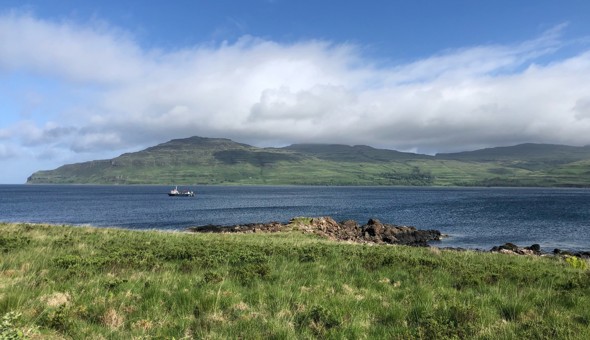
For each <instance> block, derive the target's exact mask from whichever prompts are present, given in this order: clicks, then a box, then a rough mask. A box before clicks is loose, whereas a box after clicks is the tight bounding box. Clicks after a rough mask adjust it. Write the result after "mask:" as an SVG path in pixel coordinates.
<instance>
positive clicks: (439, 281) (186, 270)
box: [0, 224, 590, 339]
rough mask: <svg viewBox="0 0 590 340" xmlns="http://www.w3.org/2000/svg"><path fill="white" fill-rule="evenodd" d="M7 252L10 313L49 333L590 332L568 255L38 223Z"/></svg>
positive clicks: (15, 233) (4, 292)
mask: <svg viewBox="0 0 590 340" xmlns="http://www.w3.org/2000/svg"><path fill="white" fill-rule="evenodd" d="M0 253H1V255H2V257H1V258H2V261H1V263H0V316H6V315H8V316H9V318H10V324H11V326H10V327H8V328H7V329H8V330H7V331H10V330H12V331H19V332H22V333H24V334H25V335H27V336H30V337H37V338H51V337H54V338H62V337H66V338H76V339H77V338H100V337H104V338H129V339H131V338H142V337H143V338H176V339H180V338H214V339H215V338H219V339H221V338H224V339H225V338H240V337H242V338H275V339H300V338H365V337H366V338H375V339H382V338H399V339H407V338H427V339H431V338H470V339H471V338H473V339H496V338H552V339H555V338H558V339H559V338H563V339H569V338H580V339H582V338H588V337H590V312H589V309H588V308H587V306H588V304H589V303H590V294H589V293H590V274H588V271H587V270H584V269H577V268H574V267H573V266H572V265H570V264H568V263H567V262H566V261H564V260H561V259H558V258H540V257H516V256H509V255H503V254H489V253H476V252H471V251H467V252H454V251H445V250H437V249H429V248H410V247H404V246H368V245H358V244H346V243H334V242H330V241H327V240H324V239H320V238H317V237H315V236H312V235H308V234H300V233H297V232H290V233H277V234H241V235H238V234H190V233H167V232H155V231H150V232H145V231H144V232H137V231H126V230H117V229H100V228H80V227H69V226H47V225H29V224H0ZM9 312H13V313H17V314H20V316H19V317H18V318H17V317H14V315H15V314H10V315H9V314H7V313H9Z"/></svg>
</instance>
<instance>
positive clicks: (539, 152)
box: [436, 143, 590, 162]
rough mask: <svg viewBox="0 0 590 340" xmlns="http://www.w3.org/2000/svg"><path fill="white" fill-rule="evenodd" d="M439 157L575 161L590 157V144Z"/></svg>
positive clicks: (530, 146)
mask: <svg viewBox="0 0 590 340" xmlns="http://www.w3.org/2000/svg"><path fill="white" fill-rule="evenodd" d="M436 158H439V159H454V160H462V161H482V162H491V161H508V160H520V161H531V160H547V161H560V162H573V161H579V160H583V159H590V146H583V147H578V146H568V145H555V144H533V143H526V144H519V145H514V146H503V147H495V148H488V149H481V150H475V151H465V152H457V153H439V154H436Z"/></svg>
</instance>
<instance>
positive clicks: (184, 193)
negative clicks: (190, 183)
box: [168, 186, 195, 197]
mask: <svg viewBox="0 0 590 340" xmlns="http://www.w3.org/2000/svg"><path fill="white" fill-rule="evenodd" d="M168 196H187V197H193V196H195V192H194V191H192V190H182V191H180V190H178V186H176V187H174V189H172V190H170V192H169V193H168Z"/></svg>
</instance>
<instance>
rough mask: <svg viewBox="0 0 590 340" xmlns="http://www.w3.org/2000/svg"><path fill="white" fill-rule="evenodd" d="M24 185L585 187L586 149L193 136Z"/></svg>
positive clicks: (588, 171) (589, 180)
mask: <svg viewBox="0 0 590 340" xmlns="http://www.w3.org/2000/svg"><path fill="white" fill-rule="evenodd" d="M27 183H29V184H42V183H72V184H74V183H76V184H83V183H93V184H170V185H171V184H254V185H265V184H271V185H283V184H294V185H421V186H424V185H432V186H572V187H587V186H590V146H582V147H577V146H567V145H558V144H537V143H523V144H517V145H514V146H502V147H493V148H484V149H479V150H472V151H464V152H456V153H439V154H436V155H434V156H431V155H424V154H418V153H410V152H401V151H396V150H389V149H378V148H374V147H371V146H367V145H352V146H351V145H345V144H317V143H302V144H292V145H289V146H285V147H280V148H276V147H274V148H271V147H266V148H260V147H255V146H252V145H248V144H244V143H239V142H235V141H233V140H231V139H227V138H207V137H199V136H193V137H188V138H179V139H172V140H170V141H168V142H164V143H160V144H157V145H155V146H151V147H148V148H146V149H144V150H140V151H137V152H131V153H124V154H121V155H120V156H118V157H115V158H112V159H107V160H95V161H89V162H82V163H75V164H66V165H63V166H61V167H58V168H56V169H53V170H44V171H37V172H35V173H33V174H32V175H31V176H30V177H29V178H28V179H27Z"/></svg>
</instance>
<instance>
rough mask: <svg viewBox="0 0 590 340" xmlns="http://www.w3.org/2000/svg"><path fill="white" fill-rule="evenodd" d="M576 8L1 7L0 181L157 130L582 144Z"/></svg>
mask: <svg viewBox="0 0 590 340" xmlns="http://www.w3.org/2000/svg"><path fill="white" fill-rule="evenodd" d="M588 79H590V3H589V2H587V1H539V0H537V1H282V0H267V1H264V0H260V1H156V0H154V1H121V0H120V1H73V0H61V1H57V0H55V1H52V0H46V1H26V0H24V1H23V0H19V1H15V0H0V162H2V165H3V166H2V167H0V183H23V182H24V181H25V180H26V178H27V176H29V175H30V174H31V173H33V172H34V171H36V170H40V169H52V168H55V167H58V166H60V165H63V164H66V163H72V162H79V161H87V160H93V159H104V158H111V157H115V156H117V155H119V154H121V153H123V152H129V151H136V150H141V149H143V148H145V147H148V146H152V145H155V144H157V143H161V142H165V141H167V140H170V139H173V138H183V137H189V136H193V135H200V136H207V137H227V138H232V139H234V140H236V141H240V142H245V143H249V144H253V145H257V146H283V145H288V144H291V143H303V142H318V143H344V144H351V145H352V144H367V145H371V146H375V147H381V148H389V149H397V150H403V151H414V152H422V153H431V154H432V153H436V152H450V151H459V150H472V149H476V148H482V147H489V146H498V145H511V144H517V143H523V142H539V143H560V144H571V145H586V144H590V81H589V80H588Z"/></svg>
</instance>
